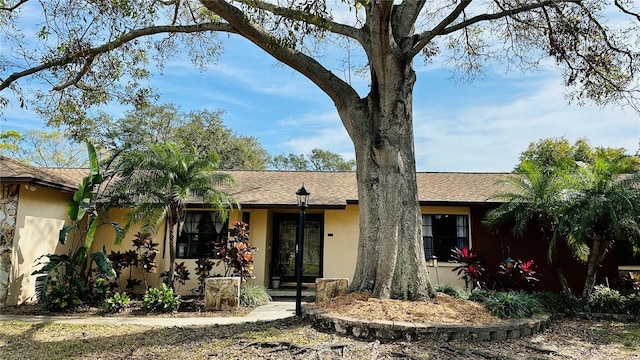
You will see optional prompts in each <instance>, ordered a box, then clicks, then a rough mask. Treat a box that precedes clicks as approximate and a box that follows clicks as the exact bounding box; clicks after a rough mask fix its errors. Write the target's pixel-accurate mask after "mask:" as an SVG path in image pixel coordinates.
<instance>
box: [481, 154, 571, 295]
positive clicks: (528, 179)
mask: <svg viewBox="0 0 640 360" xmlns="http://www.w3.org/2000/svg"><path fill="white" fill-rule="evenodd" d="M567 169H568V167H566V166H565V167H561V168H552V167H546V166H543V165H541V164H540V163H537V162H533V161H523V162H522V163H521V164H520V165H519V166H518V168H517V172H516V175H514V176H512V177H510V178H509V179H508V180H507V181H508V182H509V184H510V185H511V187H512V188H513V191H510V192H504V193H500V194H497V195H496V196H495V198H496V199H497V200H500V201H502V202H503V203H502V205H500V206H499V207H497V208H496V209H494V210H492V211H490V212H489V213H488V214H487V217H486V219H485V223H486V224H487V225H488V226H489V227H492V228H496V227H499V226H501V225H506V224H509V225H511V226H513V228H512V230H513V232H514V234H516V235H517V236H522V235H523V234H524V231H525V230H526V228H527V227H528V226H530V225H531V224H534V223H535V224H537V225H538V227H539V229H540V231H541V232H542V235H543V236H544V240H545V241H547V242H548V243H549V247H548V251H547V257H548V261H549V262H554V261H555V257H556V251H555V250H556V239H557V236H556V235H557V230H558V225H559V223H560V218H559V215H560V214H561V212H560V211H559V209H560V208H561V207H562V204H563V201H564V200H565V199H566V198H567V196H568V194H569V193H570V191H569V190H568V189H567V188H566V185H565V184H566V181H567V179H568V178H569V170H567ZM569 246H570V247H571V248H573V246H572V244H569ZM575 250H576V251H577V250H578V249H577V248H576V249H575ZM557 275H558V279H559V281H560V285H561V286H562V289H563V292H565V293H570V292H571V290H570V288H569V284H568V282H567V280H566V278H565V276H564V273H563V271H562V268H561V267H558V268H557Z"/></svg>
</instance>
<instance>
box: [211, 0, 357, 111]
mask: <svg viewBox="0 0 640 360" xmlns="http://www.w3.org/2000/svg"><path fill="white" fill-rule="evenodd" d="M201 3H202V4H203V5H204V6H205V7H206V8H207V9H209V10H211V11H213V12H214V13H216V14H218V16H220V17H222V18H223V19H225V20H226V21H227V22H229V24H230V25H231V26H232V27H233V28H234V30H235V31H236V32H237V33H239V34H240V35H242V36H243V37H245V38H246V39H247V40H249V41H251V42H252V43H254V44H256V45H257V46H258V47H260V48H261V49H262V50H264V51H265V52H267V53H268V54H270V55H271V56H273V57H274V58H275V59H277V60H279V61H281V62H283V63H285V64H287V65H288V66H290V67H291V68H293V69H294V70H296V71H298V72H299V73H301V74H302V75H304V76H305V77H307V78H308V79H309V80H311V81H312V82H313V83H314V84H316V85H317V86H318V87H319V88H320V89H321V90H322V91H324V92H325V93H326V94H327V95H328V96H329V97H330V98H331V99H332V100H333V101H334V102H335V103H336V104H342V106H346V105H347V104H349V103H354V102H357V101H359V100H360V97H359V96H358V93H357V92H356V91H355V90H353V88H352V87H351V86H349V84H347V83H346V82H344V81H343V80H342V79H340V78H339V77H337V76H336V75H334V74H333V73H332V72H331V71H329V70H327V69H326V68H325V67H324V66H322V65H321V64H320V63H319V62H317V61H316V60H315V59H313V58H312V57H309V56H307V55H305V54H303V53H302V52H300V51H297V50H295V49H291V48H289V47H286V46H284V45H283V44H282V43H280V42H279V41H278V39H277V38H276V37H275V36H273V35H272V34H271V33H270V32H268V31H267V30H265V29H264V28H263V27H261V26H259V25H257V24H255V23H254V22H251V21H250V20H249V19H248V18H247V17H246V16H245V14H244V12H242V11H241V10H240V9H238V8H237V7H235V6H233V5H231V4H229V3H227V2H226V1H224V0H201Z"/></svg>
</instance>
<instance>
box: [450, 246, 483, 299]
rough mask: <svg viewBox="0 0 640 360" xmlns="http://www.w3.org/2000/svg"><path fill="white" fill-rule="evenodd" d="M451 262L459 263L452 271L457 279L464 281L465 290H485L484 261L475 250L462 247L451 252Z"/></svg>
mask: <svg viewBox="0 0 640 360" xmlns="http://www.w3.org/2000/svg"><path fill="white" fill-rule="evenodd" d="M451 260H453V261H455V262H457V263H460V265H458V266H456V267H455V268H453V270H452V271H455V272H457V273H458V277H460V278H461V279H463V280H464V283H465V289H466V290H473V289H477V288H480V289H483V288H486V285H487V281H486V276H487V275H486V268H485V266H484V259H483V258H482V256H480V254H479V252H478V251H477V250H476V249H470V248H468V247H466V246H465V247H464V248H462V249H459V248H454V249H453V250H451Z"/></svg>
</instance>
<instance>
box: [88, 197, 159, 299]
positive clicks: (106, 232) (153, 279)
mask: <svg viewBox="0 0 640 360" xmlns="http://www.w3.org/2000/svg"><path fill="white" fill-rule="evenodd" d="M126 213H127V210H126V209H112V210H111V211H110V212H109V220H110V221H114V222H117V223H118V224H120V226H122V227H124V226H125V224H126V218H125V215H126ZM164 228H165V225H164V222H163V223H162V224H160V226H159V227H158V233H156V234H155V235H154V237H153V242H154V243H158V247H157V249H158V250H159V252H158V255H156V271H155V273H151V274H143V272H142V271H141V270H140V269H139V268H133V269H130V268H127V269H125V272H124V273H123V274H122V275H121V276H120V279H119V280H120V289H117V291H124V290H125V287H126V285H127V278H128V277H129V271H131V277H132V278H134V279H139V280H142V281H143V282H142V284H141V285H140V286H138V287H136V288H135V289H134V291H132V292H133V293H144V291H145V286H144V281H145V279H146V282H147V284H148V286H149V287H158V286H160V284H161V280H160V273H162V272H163V271H164V270H165V269H166V267H165V262H164V261H163V258H162V257H163V255H164V252H163V244H164ZM138 231H140V224H137V225H133V226H131V228H129V231H128V232H127V233H126V234H125V236H124V238H123V239H122V242H121V243H120V244H116V243H115V240H116V232H115V230H114V229H113V227H111V226H109V225H102V226H100V227H99V228H98V230H97V231H96V234H95V237H94V239H93V247H92V252H95V251H100V250H101V249H102V247H103V246H104V248H105V249H106V251H107V254H110V253H111V252H112V251H113V252H118V251H119V252H121V253H123V252H126V251H129V250H132V249H133V246H132V245H131V241H132V240H133V239H134V236H135V234H136V233H137V232H138ZM167 251H168V248H167ZM167 254H168V253H167ZM127 291H128V292H131V291H129V290H127Z"/></svg>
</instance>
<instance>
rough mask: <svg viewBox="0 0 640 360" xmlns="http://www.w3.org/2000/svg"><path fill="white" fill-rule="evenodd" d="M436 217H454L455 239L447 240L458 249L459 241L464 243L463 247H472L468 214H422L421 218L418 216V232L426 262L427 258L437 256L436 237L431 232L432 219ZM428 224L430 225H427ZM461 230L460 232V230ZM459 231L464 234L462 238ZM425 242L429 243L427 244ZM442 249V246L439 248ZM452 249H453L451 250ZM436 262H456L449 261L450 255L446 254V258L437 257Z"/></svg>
mask: <svg viewBox="0 0 640 360" xmlns="http://www.w3.org/2000/svg"><path fill="white" fill-rule="evenodd" d="M436 216H445V217H450V216H453V217H455V220H453V221H454V222H455V232H456V236H455V237H451V238H450V239H449V240H450V241H451V240H453V241H455V242H456V246H457V247H459V246H460V245H461V244H460V241H461V240H462V241H464V242H465V243H466V244H465V243H463V245H464V246H468V247H469V248H470V247H471V246H472V239H471V214H469V213H468V212H460V211H434V212H422V213H421V216H420V231H421V237H422V246H423V249H424V254H425V260H426V261H428V260H429V257H430V256H432V255H436V256H438V254H437V253H438V250H437V249H438V245H437V244H436V240H437V237H438V235H437V234H434V232H433V230H434V229H433V227H434V226H435V224H434V222H433V221H434V219H435V217H436ZM426 219H429V221H425V220H426ZM460 221H462V222H463V224H462V225H461V224H459V222H460ZM429 223H430V224H429ZM428 227H430V231H429V230H428ZM461 229H462V230H461ZM461 231H462V232H463V233H464V236H460V234H461ZM426 233H431V235H426ZM427 241H429V242H430V244H429V243H427ZM428 245H430V246H428ZM440 247H442V246H440ZM451 249H453V247H452V248H451ZM451 249H449V252H450V251H451ZM439 252H440V255H442V253H441V252H442V250H440V251H439ZM438 262H439V263H441V264H456V262H454V261H451V260H450V255H449V254H448V256H447V257H442V256H438Z"/></svg>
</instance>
